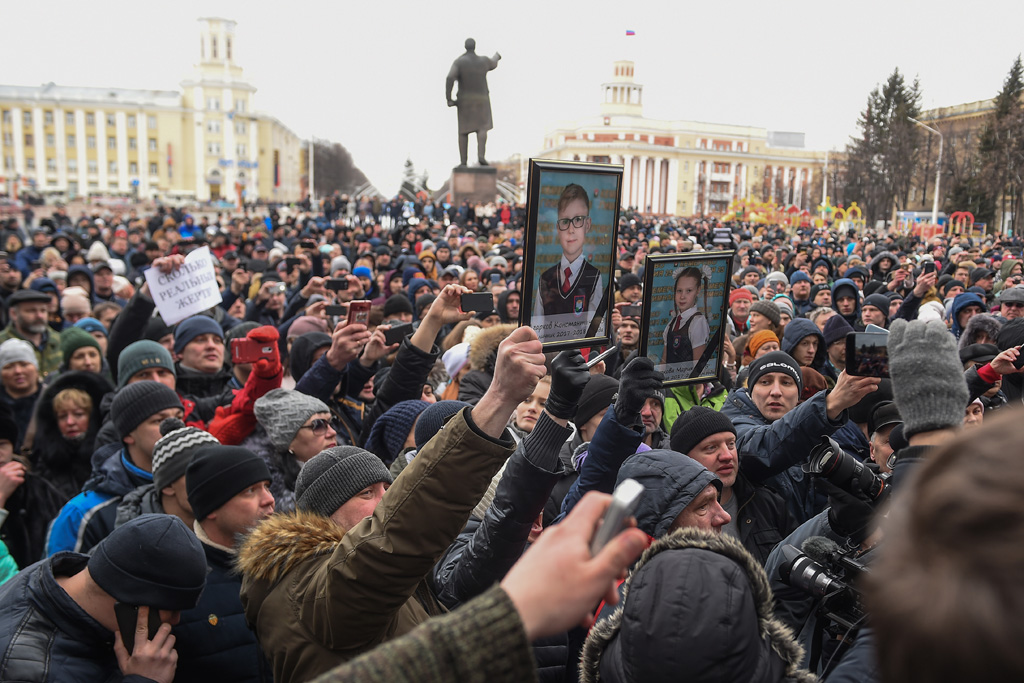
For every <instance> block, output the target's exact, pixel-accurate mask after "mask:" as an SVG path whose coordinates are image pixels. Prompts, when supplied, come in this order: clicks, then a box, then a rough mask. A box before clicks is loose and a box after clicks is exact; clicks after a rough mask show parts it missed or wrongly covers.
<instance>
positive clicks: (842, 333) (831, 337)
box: [822, 315, 853, 348]
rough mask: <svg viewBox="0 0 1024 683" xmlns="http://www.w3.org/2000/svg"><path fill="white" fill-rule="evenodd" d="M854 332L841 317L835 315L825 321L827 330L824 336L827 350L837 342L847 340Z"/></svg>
mask: <svg viewBox="0 0 1024 683" xmlns="http://www.w3.org/2000/svg"><path fill="white" fill-rule="evenodd" d="M851 332H853V327H851V326H850V323H848V322H846V319H845V318H844V317H843V316H841V315H834V316H832V317H831V318H829V319H828V320H826V321H825V329H824V331H823V332H822V334H823V335H824V337H825V348H828V347H829V346H832V345H833V344H835V343H836V342H837V341H840V340H842V339H846V335H848V334H849V333H851Z"/></svg>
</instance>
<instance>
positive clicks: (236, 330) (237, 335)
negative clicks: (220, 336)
mask: <svg viewBox="0 0 1024 683" xmlns="http://www.w3.org/2000/svg"><path fill="white" fill-rule="evenodd" d="M257 327H259V323H254V322H252V321H251V320H250V321H247V322H244V323H238V324H237V325H235V326H234V327H232V328H231V329H230V330H228V331H227V332H225V333H224V346H229V345H230V342H231V340H232V339H241V338H242V337H245V336H247V335H248V334H249V333H250V332H252V331H253V330H255V329H256V328H257ZM227 355H228V357H229V358H230V357H231V354H230V353H228V354H227Z"/></svg>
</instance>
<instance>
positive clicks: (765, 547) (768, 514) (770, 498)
mask: <svg viewBox="0 0 1024 683" xmlns="http://www.w3.org/2000/svg"><path fill="white" fill-rule="evenodd" d="M732 495H734V496H736V500H737V501H738V502H739V506H738V509H737V510H736V519H734V520H733V521H734V522H735V523H736V528H737V529H738V530H739V534H740V542H741V543H742V544H743V547H744V548H746V549H747V551H748V552H749V553H750V554H751V555H753V556H754V559H756V560H757V561H758V563H760V564H761V566H764V563H765V562H767V561H768V555H770V554H771V552H772V549H773V548H774V547H775V546H776V545H778V544H779V543H780V542H781V541H782V539H784V538H785V537H786V536H789V535H790V534H791V533H793V530H794V529H796V523H795V522H794V521H793V516H792V515H790V514H789V509H788V508H787V507H786V501H785V500H783V499H782V496H780V495H779V494H777V493H775V492H774V491H772V490H771V489H769V488H768V487H767V486H758V485H757V484H753V483H751V482H750V481H749V480H748V479H747V478H746V477H744V476H743V474H742V473H741V474H740V475H739V476H737V477H736V483H735V484H733V487H732Z"/></svg>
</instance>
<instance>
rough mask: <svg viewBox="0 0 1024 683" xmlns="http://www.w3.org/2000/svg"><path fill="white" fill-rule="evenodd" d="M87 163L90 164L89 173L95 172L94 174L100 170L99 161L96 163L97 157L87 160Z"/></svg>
mask: <svg viewBox="0 0 1024 683" xmlns="http://www.w3.org/2000/svg"><path fill="white" fill-rule="evenodd" d="M86 165H87V166H88V168H89V173H93V174H95V173H96V171H98V170H99V164H98V163H96V160H95V159H89V161H88V162H86Z"/></svg>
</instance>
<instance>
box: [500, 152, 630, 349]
mask: <svg viewBox="0 0 1024 683" xmlns="http://www.w3.org/2000/svg"><path fill="white" fill-rule="evenodd" d="M570 185H575V186H578V187H580V188H582V190H583V191H584V192H585V194H586V197H587V202H585V204H587V215H586V217H585V218H586V224H585V225H586V227H582V228H581V227H576V226H575V225H572V224H567V225H568V227H567V228H566V229H565V230H559V228H558V225H557V221H558V212H559V208H558V207H559V205H560V204H561V205H562V206H563V208H565V209H572V207H573V206H576V207H579V206H580V204H579V202H580V200H579V198H578V196H579V194H580V191H579V190H576V189H575V188H569V186H570ZM527 187H528V189H527V219H526V230H525V233H524V235H523V277H522V280H521V282H522V284H521V287H520V289H521V291H522V299H521V304H520V313H519V316H520V317H519V322H520V324H521V325H529V326H530V327H532V328H533V329H534V330H536V331H537V336H538V337H539V338H540V340H541V342H542V343H543V345H544V350H545V351H560V350H563V349H573V348H587V347H593V346H604V345H607V344H609V343H610V342H611V333H610V329H611V314H612V304H613V302H614V288H615V279H614V274H615V262H616V259H615V256H616V245H617V243H618V226H619V211H620V207H621V199H622V166H617V165H613V164H597V163H590V162H578V161H554V160H549V159H530V173H529V184H528V186H527ZM579 217H583V214H578V215H577V216H573V217H572V218H579ZM565 218H566V220H568V219H569V217H565ZM581 229H582V230H583V231H584V233H583V234H584V237H583V238H582V239H581V240H580V243H577V242H575V241H574V239H573V235H576V234H577V233H578V231H579V230H581ZM563 234H564V235H565V237H563V236H562V235H563ZM565 240H568V241H565ZM576 246H579V247H580V249H581V253H580V254H579V255H578V256H575V257H573V260H572V261H571V262H570V264H569V266H568V267H569V268H570V270H572V268H573V267H574V266H575V267H576V268H577V270H576V271H575V272H572V273H571V275H572V278H571V279H569V280H568V282H569V285H565V284H564V283H565V281H566V278H565V276H564V275H561V274H560V273H559V271H560V270H561V268H560V267H559V266H560V264H561V263H562V259H563V257H565V254H566V249H567V248H568V249H574V248H575V247H576ZM570 255H571V253H570ZM579 259H582V264H580V261H579ZM595 271H596V272H595ZM553 283H554V287H553V286H552V284H553ZM559 283H560V284H559ZM566 289H567V291H566ZM542 307H543V309H544V311H547V312H544V311H541V312H538V309H540V308H542Z"/></svg>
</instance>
